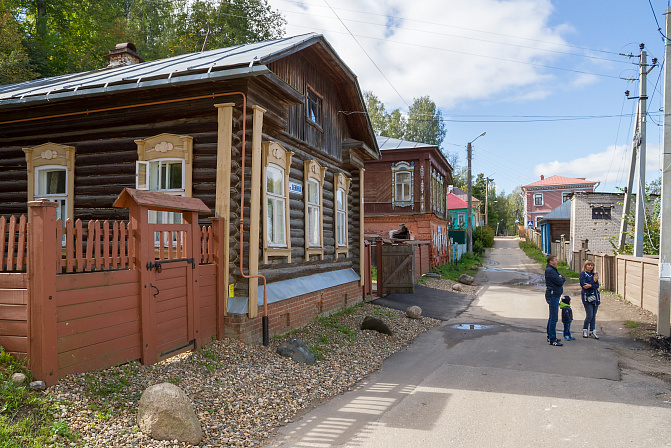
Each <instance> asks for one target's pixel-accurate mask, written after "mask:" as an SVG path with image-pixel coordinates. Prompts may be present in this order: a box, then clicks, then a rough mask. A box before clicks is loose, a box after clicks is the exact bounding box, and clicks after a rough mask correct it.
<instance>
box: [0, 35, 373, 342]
mask: <svg viewBox="0 0 671 448" xmlns="http://www.w3.org/2000/svg"><path fill="white" fill-rule="evenodd" d="M108 57H109V59H110V64H109V66H107V67H106V68H103V69H100V70H96V71H92V72H86V73H78V74H72V75H64V76H59V77H54V78H47V79H38V80H34V81H29V82H24V83H20V84H14V85H5V86H0V215H2V216H6V217H7V218H9V216H10V215H15V216H17V215H22V214H26V213H27V203H28V202H29V201H33V200H36V199H48V200H50V201H54V202H56V203H57V218H60V219H62V222H63V223H65V222H66V220H68V219H81V220H82V221H83V222H84V226H86V222H87V221H89V220H122V221H125V220H128V210H127V209H125V208H115V207H114V206H113V205H114V202H115V200H116V199H117V197H118V196H119V194H120V193H121V192H122V190H123V189H124V188H126V187H127V188H132V189H137V190H150V191H158V192H163V193H166V194H169V195H180V196H186V197H194V198H198V199H200V200H202V201H203V203H204V204H205V205H206V206H207V207H208V208H209V209H210V213H200V215H199V220H200V221H201V224H204V223H205V224H206V223H209V221H208V218H209V217H221V218H224V219H225V220H226V221H225V224H224V225H222V226H221V229H222V232H224V235H223V238H224V253H227V254H228V256H227V257H225V258H224V259H223V261H222V263H221V264H220V265H219V266H218V268H217V269H218V270H219V271H218V275H220V276H222V277H223V284H224V285H225V286H226V291H227V296H228V297H227V301H226V306H225V311H224V313H225V314H226V320H225V321H226V333H227V335H228V336H233V337H237V338H241V339H244V340H248V341H252V342H258V341H259V340H260V338H261V332H260V323H259V322H258V321H259V319H257V317H258V316H260V314H263V312H262V311H260V308H261V307H263V308H264V312H266V313H268V314H269V317H270V325H271V332H272V333H282V332H284V331H287V330H289V329H291V328H294V327H296V326H300V325H302V324H304V323H306V322H307V321H309V320H310V319H312V318H313V317H314V316H315V315H318V314H320V313H322V312H328V311H330V310H332V309H334V307H342V306H344V305H348V304H352V303H355V302H357V301H360V300H361V298H362V294H361V286H362V284H363V283H362V281H361V277H362V275H361V269H363V263H362V262H361V260H360V255H361V253H362V252H363V245H364V237H363V215H362V203H363V198H362V192H363V187H362V186H363V172H364V163H365V162H366V161H370V160H376V159H377V158H378V157H379V149H378V145H377V142H376V139H375V136H374V133H373V130H372V126H371V123H370V120H369V119H368V115H367V114H366V113H365V106H364V102H363V99H362V94H361V91H360V88H359V85H358V82H357V78H356V76H355V74H354V73H352V71H351V70H350V69H349V68H348V67H347V66H346V65H345V64H344V62H343V61H342V60H341V59H340V58H339V57H338V55H337V54H336V53H335V51H334V50H333V48H332V47H331V46H330V45H329V44H328V42H327V41H326V40H325V39H324V38H323V37H322V36H321V35H318V34H314V33H309V34H305V35H300V36H296V37H290V38H284V39H279V40H274V41H267V42H259V43H254V44H248V45H240V46H235V47H231V48H222V49H216V50H210V51H205V52H201V53H193V54H186V55H181V56H176V57H172V58H168V59H163V60H157V61H151V62H143V61H142V60H141V59H140V58H139V56H138V54H137V52H136V49H135V47H134V46H133V45H132V44H119V45H117V48H116V49H114V50H112V51H110V54H109V55H108ZM149 213H152V212H151V211H150V212H149ZM241 218H242V219H241ZM150 219H153V220H154V221H153V222H157V223H161V222H163V223H171V222H175V223H177V222H180V219H181V218H180V216H179V215H177V214H175V213H170V212H160V211H159V212H154V215H150ZM219 237H221V236H219ZM0 271H2V267H0ZM64 275H69V274H64ZM261 276H262V277H264V278H265V282H266V283H267V285H266V286H265V287H264V286H263V282H262V280H263V279H262V278H261ZM229 291H230V294H228V292H229ZM0 294H2V291H0ZM264 300H265V304H264ZM334 304H335V305H334ZM266 306H267V308H266ZM0 319H1V317H0Z"/></svg>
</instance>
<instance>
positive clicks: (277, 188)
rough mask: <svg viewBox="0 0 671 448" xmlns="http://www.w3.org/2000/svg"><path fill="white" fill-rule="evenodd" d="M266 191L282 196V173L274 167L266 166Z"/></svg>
mask: <svg viewBox="0 0 671 448" xmlns="http://www.w3.org/2000/svg"><path fill="white" fill-rule="evenodd" d="M266 191H267V192H268V193H272V194H276V195H279V196H284V171H283V170H281V169H280V168H278V167H277V166H275V165H268V169H267V170H266Z"/></svg>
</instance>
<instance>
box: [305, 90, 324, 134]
mask: <svg viewBox="0 0 671 448" xmlns="http://www.w3.org/2000/svg"><path fill="white" fill-rule="evenodd" d="M305 103H306V104H305V116H306V117H307V119H308V121H310V122H312V123H313V124H316V125H317V126H319V127H320V128H321V127H322V96H321V95H319V94H318V93H317V92H315V91H314V90H312V89H311V88H310V87H308V88H307V91H306V93H305Z"/></svg>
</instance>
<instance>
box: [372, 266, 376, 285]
mask: <svg viewBox="0 0 671 448" xmlns="http://www.w3.org/2000/svg"><path fill="white" fill-rule="evenodd" d="M371 273H372V275H373V281H374V282H376V281H377V268H371Z"/></svg>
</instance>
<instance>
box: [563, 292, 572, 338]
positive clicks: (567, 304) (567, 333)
mask: <svg viewBox="0 0 671 448" xmlns="http://www.w3.org/2000/svg"><path fill="white" fill-rule="evenodd" d="M559 308H560V309H561V321H562V323H563V324H564V339H566V340H567V341H574V340H575V338H574V337H573V336H572V335H571V322H573V310H572V309H571V298H570V297H569V296H564V297H563V298H562V299H561V302H560V303H559Z"/></svg>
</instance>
